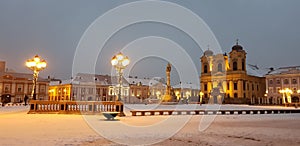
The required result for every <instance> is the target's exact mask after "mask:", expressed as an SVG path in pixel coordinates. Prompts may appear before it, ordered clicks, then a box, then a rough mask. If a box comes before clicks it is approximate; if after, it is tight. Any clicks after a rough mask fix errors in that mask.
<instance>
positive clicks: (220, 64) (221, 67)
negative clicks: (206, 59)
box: [218, 63, 223, 72]
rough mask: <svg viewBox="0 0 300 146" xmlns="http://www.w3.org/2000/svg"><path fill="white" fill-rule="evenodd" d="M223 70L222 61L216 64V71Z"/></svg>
mask: <svg viewBox="0 0 300 146" xmlns="http://www.w3.org/2000/svg"><path fill="white" fill-rule="evenodd" d="M222 71H223V66H222V63H219V64H218V72H222Z"/></svg>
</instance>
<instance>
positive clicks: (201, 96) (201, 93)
mask: <svg viewBox="0 0 300 146" xmlns="http://www.w3.org/2000/svg"><path fill="white" fill-rule="evenodd" d="M203 95H204V93H203V92H202V91H200V104H202V100H203V99H202V98H203Z"/></svg>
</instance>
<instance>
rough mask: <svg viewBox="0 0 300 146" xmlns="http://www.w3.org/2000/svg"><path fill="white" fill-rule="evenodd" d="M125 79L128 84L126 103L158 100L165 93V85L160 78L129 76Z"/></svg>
mask: <svg viewBox="0 0 300 146" xmlns="http://www.w3.org/2000/svg"><path fill="white" fill-rule="evenodd" d="M126 80H127V81H128V83H129V86H130V91H129V98H128V100H126V102H127V103H143V102H149V101H150V102H159V101H160V100H162V96H163V95H164V94H165V88H166V86H165V85H164V84H163V83H162V82H161V81H163V80H162V78H158V77H156V78H152V79H149V78H143V79H140V78H137V77H134V78H133V77H129V78H126ZM145 100H146V101H145Z"/></svg>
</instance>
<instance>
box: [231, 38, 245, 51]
mask: <svg viewBox="0 0 300 146" xmlns="http://www.w3.org/2000/svg"><path fill="white" fill-rule="evenodd" d="M232 50H236V51H241V50H243V47H242V46H241V45H239V42H238V40H237V41H236V44H235V45H234V46H233V47H232Z"/></svg>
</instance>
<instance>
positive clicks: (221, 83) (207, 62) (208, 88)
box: [200, 41, 266, 104]
mask: <svg viewBox="0 0 300 146" xmlns="http://www.w3.org/2000/svg"><path fill="white" fill-rule="evenodd" d="M246 56H247V53H246V51H245V50H244V49H243V47H242V46H241V45H239V43H238V41H237V42H236V44H235V45H234V46H233V47H232V49H231V51H230V53H229V55H227V54H226V53H224V54H214V52H213V51H211V50H209V49H208V50H206V51H205V52H204V53H203V55H202V57H201V58H200V60H201V65H202V67H201V76H200V85H201V92H202V93H203V97H202V101H203V102H205V103H211V104H222V103H224V104H256V103H258V99H260V98H262V97H264V94H265V91H266V89H265V88H266V87H265V77H264V73H262V72H263V71H262V70H260V69H259V68H258V67H257V66H255V65H250V64H247V62H246Z"/></svg>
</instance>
